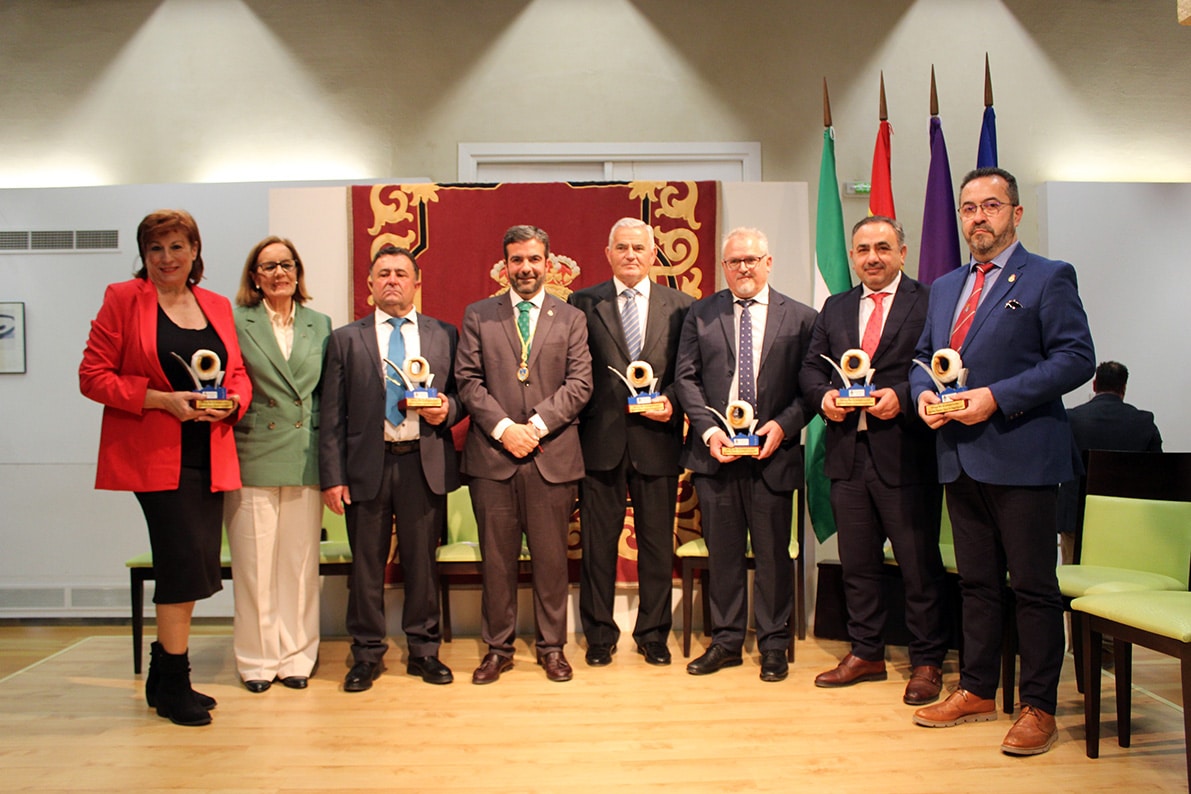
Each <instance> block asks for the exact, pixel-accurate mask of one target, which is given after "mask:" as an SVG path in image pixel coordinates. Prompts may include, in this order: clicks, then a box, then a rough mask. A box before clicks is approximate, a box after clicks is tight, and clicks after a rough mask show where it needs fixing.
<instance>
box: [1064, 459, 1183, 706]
mask: <svg viewBox="0 0 1191 794" xmlns="http://www.w3.org/2000/svg"><path fill="white" fill-rule="evenodd" d="M1087 472H1088V473H1087V480H1086V485H1085V486H1084V489H1083V490H1084V494H1085V495H1084V498H1083V501H1082V504H1081V510H1080V513H1081V516H1082V520H1081V522H1080V524H1079V525H1078V527H1077V530H1076V543H1075V559H1076V563H1075V564H1073V565H1060V566H1059V567H1058V569H1057V573H1058V578H1059V590H1060V591H1061V592H1062V594H1063V604H1064V606H1065V607H1066V608H1067V609H1071V602H1072V599H1075V598H1079V597H1081V596H1086V595H1094V594H1098V593H1112V592H1129V591H1163V590H1169V591H1186V590H1187V589H1188V582H1189V581H1191V453H1161V452H1108V451H1102V450H1092V451H1091V452H1089V453H1088V454H1087ZM1081 620H1082V615H1081V614H1080V613H1079V612H1075V611H1073V612H1072V615H1071V633H1072V635H1073V638H1075V637H1079V636H1081V627H1080V625H1079V624H1080V621H1081ZM1074 650H1075V657H1076V658H1075V663H1076V684H1077V686H1078V688H1079V689H1080V691H1082V690H1083V683H1084V681H1083V670H1084V667H1085V665H1084V664H1083V659H1082V656H1083V648H1082V646H1081V645H1080V644H1079V643H1078V642H1076V643H1075V647H1074Z"/></svg>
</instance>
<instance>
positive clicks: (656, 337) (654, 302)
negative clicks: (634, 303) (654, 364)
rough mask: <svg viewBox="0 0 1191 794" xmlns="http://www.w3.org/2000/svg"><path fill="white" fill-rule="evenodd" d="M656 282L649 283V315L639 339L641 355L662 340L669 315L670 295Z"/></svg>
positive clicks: (643, 355)
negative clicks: (642, 334) (642, 335)
mask: <svg viewBox="0 0 1191 794" xmlns="http://www.w3.org/2000/svg"><path fill="white" fill-rule="evenodd" d="M657 287H658V285H657V284H650V285H649V317H648V318H646V321H645V336H644V338H642V340H641V357H642V358H645V357H646V354H647V353H650V352H652V351H653V348H654V347H656V346H657V345H658V344H660V343H661V342H662V340H664V339H665V337H666V323H667V321H668V320H669V317H670V296H669V294H667V293H665V292H663V291H662V290H660V289H658V288H657Z"/></svg>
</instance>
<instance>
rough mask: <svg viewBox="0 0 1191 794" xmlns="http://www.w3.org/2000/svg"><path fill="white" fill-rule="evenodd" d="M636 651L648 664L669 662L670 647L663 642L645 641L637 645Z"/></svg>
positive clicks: (665, 663)
mask: <svg viewBox="0 0 1191 794" xmlns="http://www.w3.org/2000/svg"><path fill="white" fill-rule="evenodd" d="M637 653H639V654H641V655H642V656H644V657H645V661H646V662H647V663H648V664H656V665H667V664H670V649H669V648H667V647H666V643H664V642H646V643H642V644H641V645H638V646H637Z"/></svg>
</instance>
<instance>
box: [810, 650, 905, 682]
mask: <svg viewBox="0 0 1191 794" xmlns="http://www.w3.org/2000/svg"><path fill="white" fill-rule="evenodd" d="M888 677H889V673H888V672H886V671H885V660H884V659H882V660H881V661H879V662H866V661H865V660H864V659H861V658H860V657H859V656H853V655H852V654H850V653H849V654H848V655H847V656H845V657H844V658H843V660H842V661H840V663H839V664H838V665H836V667H835V669H834V670H828V671H827V672H825V673H819V674H818V675H817V676H815V686H824V687H833V686H851V685H852V684H859V683H860V682H861V681H884V680H885V679H886V678H888Z"/></svg>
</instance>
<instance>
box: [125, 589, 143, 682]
mask: <svg viewBox="0 0 1191 794" xmlns="http://www.w3.org/2000/svg"><path fill="white" fill-rule="evenodd" d="M128 570H129V579H130V581H131V592H132V672H133V673H135V674H137V675H140V672H141V663H142V661H143V658H144V657H143V651H142V649H141V645H142V643H143V642H144V639H145V577H144V570H143V569H141V568H129V569H128Z"/></svg>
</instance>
